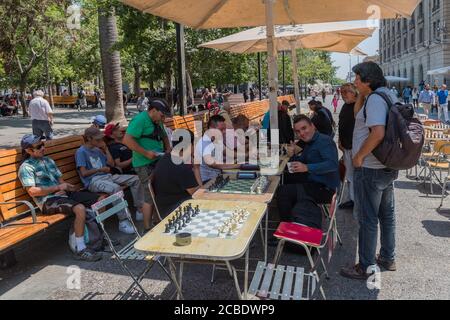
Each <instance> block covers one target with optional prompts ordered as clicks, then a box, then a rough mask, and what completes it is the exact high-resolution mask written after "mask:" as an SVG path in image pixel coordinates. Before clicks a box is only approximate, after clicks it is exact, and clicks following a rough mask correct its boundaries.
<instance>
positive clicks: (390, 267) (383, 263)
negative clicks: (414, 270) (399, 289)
mask: <svg viewBox="0 0 450 320" xmlns="http://www.w3.org/2000/svg"><path fill="white" fill-rule="evenodd" d="M377 265H378V266H380V267H383V268H384V269H385V270H387V271H397V265H396V264H395V260H391V261H389V260H386V259H383V258H382V257H381V256H380V255H378V256H377Z"/></svg>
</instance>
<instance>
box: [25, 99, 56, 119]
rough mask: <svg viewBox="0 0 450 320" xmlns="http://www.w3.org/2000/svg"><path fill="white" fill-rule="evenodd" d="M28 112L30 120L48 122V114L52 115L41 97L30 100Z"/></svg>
mask: <svg viewBox="0 0 450 320" xmlns="http://www.w3.org/2000/svg"><path fill="white" fill-rule="evenodd" d="M28 111H29V113H30V116H31V120H46V121H48V114H50V113H53V110H52V108H51V107H50V104H49V103H48V101H47V100H45V99H44V98H42V97H36V98H34V99H33V100H31V101H30V105H29V107H28Z"/></svg>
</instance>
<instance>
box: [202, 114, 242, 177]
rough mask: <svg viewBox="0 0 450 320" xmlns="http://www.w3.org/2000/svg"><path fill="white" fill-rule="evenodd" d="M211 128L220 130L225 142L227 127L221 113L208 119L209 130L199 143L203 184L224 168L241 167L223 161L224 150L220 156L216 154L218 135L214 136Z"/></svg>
mask: <svg viewBox="0 0 450 320" xmlns="http://www.w3.org/2000/svg"><path fill="white" fill-rule="evenodd" d="M209 129H216V130H218V132H216V133H219V134H220V133H221V134H222V144H223V143H225V133H226V129H227V126H226V124H225V119H224V118H223V117H222V116H219V115H215V116H212V117H211V118H210V119H209V121H208V130H207V131H206V132H205V134H204V135H203V138H202V140H200V141H199V142H198V143H197V146H196V150H195V152H196V153H197V158H198V159H199V160H200V175H201V179H202V184H205V183H206V182H207V181H209V180H211V179H215V178H216V177H217V176H218V175H219V174H220V173H221V172H222V170H223V169H238V168H239V167H240V165H239V164H225V163H224V161H223V150H222V154H221V156H220V157H219V156H216V150H215V149H216V147H215V144H214V141H215V140H216V138H217V137H214V136H213V135H214V132H213V130H209ZM222 149H224V148H222ZM216 158H217V159H219V158H220V161H217V159H216Z"/></svg>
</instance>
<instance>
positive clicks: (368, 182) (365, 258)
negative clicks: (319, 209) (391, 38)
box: [341, 62, 398, 280]
mask: <svg viewBox="0 0 450 320" xmlns="http://www.w3.org/2000/svg"><path fill="white" fill-rule="evenodd" d="M353 72H354V73H355V74H356V78H355V86H356V88H357V89H358V92H359V94H360V98H359V99H365V104H364V106H363V107H362V108H361V109H360V110H359V111H358V113H357V114H356V119H355V129H354V132H353V142H352V154H353V166H354V168H355V171H354V179H353V181H354V192H355V210H356V211H357V214H358V219H359V237H358V255H359V263H358V264H356V265H354V266H352V267H349V268H342V269H341V275H342V276H344V277H347V278H351V279H358V280H367V278H368V277H369V276H370V275H371V274H372V273H373V272H374V271H373V267H374V265H376V264H378V265H379V266H380V267H383V268H384V269H387V270H390V271H395V270H396V266H395V205H394V180H395V179H397V177H398V171H397V170H393V169H389V168H387V167H385V166H384V165H383V164H382V163H381V162H380V161H378V159H377V158H375V156H374V155H373V154H372V151H373V150H374V149H375V147H377V146H378V145H379V144H380V143H381V142H382V141H383V139H384V136H385V130H386V119H387V115H388V109H389V107H388V104H387V102H386V101H385V100H384V99H383V98H382V97H381V96H380V95H378V94H372V93H373V92H376V93H379V94H382V95H384V96H386V98H387V99H390V100H391V102H392V103H396V102H397V101H398V100H397V97H396V96H395V95H394V94H393V93H392V92H391V91H390V90H389V89H388V88H387V87H386V79H385V78H384V75H383V71H382V70H381V68H380V67H379V66H378V64H376V63H374V62H363V63H360V64H358V65H356V66H355V67H354V68H353ZM364 110H365V112H364ZM378 224H380V231H381V232H380V241H381V247H380V254H379V255H378V256H376V249H377V238H378Z"/></svg>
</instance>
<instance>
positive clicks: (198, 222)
mask: <svg viewBox="0 0 450 320" xmlns="http://www.w3.org/2000/svg"><path fill="white" fill-rule="evenodd" d="M249 214H250V213H249V212H248V210H246V209H241V208H236V209H234V210H211V209H201V208H199V206H198V205H197V206H195V208H194V207H192V205H191V204H190V203H189V204H188V205H187V206H184V207H179V208H178V209H177V210H176V211H175V214H174V215H173V218H172V219H169V220H168V223H166V224H165V231H164V234H165V235H176V234H177V233H181V232H183V233H184V232H186V233H190V234H191V236H192V237H201V238H222V239H234V238H236V236H237V235H238V234H239V231H240V229H241V228H242V226H243V224H244V223H245V221H246V220H247V217H248V215H249Z"/></svg>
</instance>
